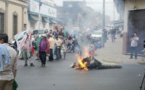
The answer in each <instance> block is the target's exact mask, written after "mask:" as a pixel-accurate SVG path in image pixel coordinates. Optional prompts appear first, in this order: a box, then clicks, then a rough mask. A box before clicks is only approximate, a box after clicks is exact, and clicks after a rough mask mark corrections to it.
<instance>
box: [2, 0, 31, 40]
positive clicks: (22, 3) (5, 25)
mask: <svg viewBox="0 0 145 90" xmlns="http://www.w3.org/2000/svg"><path fill="white" fill-rule="evenodd" d="M27 7H28V2H27V0H0V33H2V32H4V33H7V34H8V36H9V38H12V37H13V36H14V35H15V34H17V33H18V32H21V31H23V30H25V29H26V27H27V20H28V19H27V18H28V17H27V16H28V14H27Z"/></svg>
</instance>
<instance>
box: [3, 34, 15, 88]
mask: <svg viewBox="0 0 145 90" xmlns="http://www.w3.org/2000/svg"><path fill="white" fill-rule="evenodd" d="M16 65H17V52H16V50H14V49H13V48H12V47H10V46H9V44H8V36H7V34H0V90H13V83H14V79H15V77H16V72H17V68H16Z"/></svg>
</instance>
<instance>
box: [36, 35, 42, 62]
mask: <svg viewBox="0 0 145 90" xmlns="http://www.w3.org/2000/svg"><path fill="white" fill-rule="evenodd" d="M41 39H42V37H41V36H38V37H37V39H36V42H35V43H36V49H35V50H36V57H37V58H36V60H39V59H40V58H39V43H40V41H41Z"/></svg>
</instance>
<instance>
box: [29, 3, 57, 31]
mask: <svg viewBox="0 0 145 90" xmlns="http://www.w3.org/2000/svg"><path fill="white" fill-rule="evenodd" d="M47 1H48V0H47ZM39 13H40V16H39ZM56 16H57V15H56V9H55V8H54V6H53V5H52V6H51V5H50V4H48V3H46V0H43V2H42V3H40V2H39V0H29V9H28V19H29V20H28V29H31V30H35V29H48V30H50V29H53V25H54V24H55V23H56V22H55V21H54V20H55V19H56ZM39 17H40V20H39Z"/></svg>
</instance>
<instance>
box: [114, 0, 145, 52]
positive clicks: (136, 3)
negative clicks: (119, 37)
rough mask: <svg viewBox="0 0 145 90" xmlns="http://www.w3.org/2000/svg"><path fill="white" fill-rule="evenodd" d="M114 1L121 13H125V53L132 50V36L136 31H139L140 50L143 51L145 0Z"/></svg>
mask: <svg viewBox="0 0 145 90" xmlns="http://www.w3.org/2000/svg"><path fill="white" fill-rule="evenodd" d="M114 2H115V4H116V6H117V7H116V8H117V10H118V12H119V13H120V15H122V14H121V13H124V14H123V15H122V16H123V19H124V35H123V53H124V54H127V53H129V52H130V38H131V37H132V35H133V33H134V32H137V34H138V36H139V38H140V39H139V42H138V46H139V47H138V52H141V50H142V49H143V43H144V42H143V41H144V40H145V0H114ZM122 16H121V17H122Z"/></svg>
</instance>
